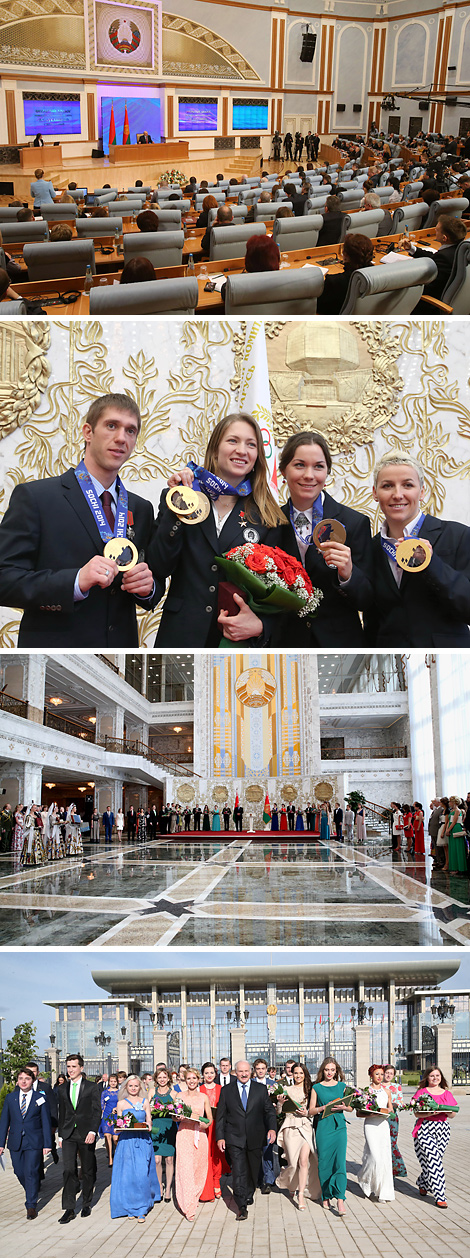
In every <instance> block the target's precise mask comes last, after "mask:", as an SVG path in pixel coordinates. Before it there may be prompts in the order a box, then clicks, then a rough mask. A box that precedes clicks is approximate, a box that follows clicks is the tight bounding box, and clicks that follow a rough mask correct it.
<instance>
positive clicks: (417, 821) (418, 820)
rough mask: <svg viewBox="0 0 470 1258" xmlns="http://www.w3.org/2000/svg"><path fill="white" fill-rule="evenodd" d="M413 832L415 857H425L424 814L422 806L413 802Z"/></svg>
mask: <svg viewBox="0 0 470 1258" xmlns="http://www.w3.org/2000/svg"><path fill="white" fill-rule="evenodd" d="M413 830H414V836H415V856H425V855H426V848H425V846H424V812H423V805H422V804H420V803H418V801H417V800H415V803H414V804H413Z"/></svg>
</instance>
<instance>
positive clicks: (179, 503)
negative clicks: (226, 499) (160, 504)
mask: <svg viewBox="0 0 470 1258" xmlns="http://www.w3.org/2000/svg"><path fill="white" fill-rule="evenodd" d="M166 504H167V507H169V508H170V511H174V513H175V515H177V516H178V518H179V519H180V520H181V523H182V524H200V523H201V521H202V520H206V519H207V516H208V515H209V511H210V509H211V504H210V502H209V499H208V498H207V497H206V495H205V494H202V493H200V491H199V490H197V489H190V488H189V486H188V485H174V486H173V488H172V489H169V490H168V493H167V496H166Z"/></svg>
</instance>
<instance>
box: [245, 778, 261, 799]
mask: <svg viewBox="0 0 470 1258" xmlns="http://www.w3.org/2000/svg"><path fill="white" fill-rule="evenodd" d="M263 798H264V791H263V788H262V786H256V783H254V782H253V783H252V784H251V786H247V788H246V790H245V799H247V800H248V803H249V804H260V803H261V800H262V799H263Z"/></svg>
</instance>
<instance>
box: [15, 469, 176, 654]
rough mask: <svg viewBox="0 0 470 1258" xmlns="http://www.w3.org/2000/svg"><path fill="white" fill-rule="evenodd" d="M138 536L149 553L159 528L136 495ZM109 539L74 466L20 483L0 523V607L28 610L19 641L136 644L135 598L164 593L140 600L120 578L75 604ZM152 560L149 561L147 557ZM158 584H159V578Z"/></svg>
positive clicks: (149, 603)
mask: <svg viewBox="0 0 470 1258" xmlns="http://www.w3.org/2000/svg"><path fill="white" fill-rule="evenodd" d="M128 498H129V512H132V515H133V518H134V524H133V528H134V537H133V541H134V543H135V545H136V546H137V550H138V551H139V552H143V553H144V555H145V557H146V558H147V552H148V547H149V545H150V542H151V540H152V536H153V533H154V530H155V520H154V514H153V507H152V504H151V503H150V502H147V501H146V499H145V498H138V497H137V495H136V494H133V493H129V495H128ZM102 551H103V542H102V540H101V537H100V535H99V532H98V529H97V527H96V524H95V521H94V519H93V516H92V513H91V511H90V508H89V506H88V504H87V502H86V501H85V498H84V496H83V493H82V491H81V489H80V486H79V484H78V481H77V479H76V476H75V473H74V471H73V469H72V468H70V469H69V470H68V471H67V472H64V475H63V476H54V477H53V478H52V479H50V480H42V481H34V482H28V483H27V484H24V485H18V486H17V487H16V488H15V489H14V490H13V493H12V495H11V499H10V505H9V507H8V510H7V511H6V512H5V515H4V518H3V521H2V523H1V525H0V604H1V605H4V606H6V607H22V608H24V615H23V618H22V621H21V626H20V633H19V638H18V645H19V646H34V647H43V648H44V649H46V650H47V649H48V648H50V647H55V646H66V647H72V648H78V647H95V648H99V649H101V648H102V647H113V648H115V649H117V648H120V647H134V646H137V645H138V635H137V620H136V603H139V604H140V605H141V606H142V607H145V608H146V609H150V608H151V607H154V606H155V605H156V603H157V602H158V600H159V598H161V596H162V593H163V586H161V587H159V588H156V590H155V595H154V597H153V599H150V600H145V601H143V600H139V599H135V598H134V597H133V596H132V595H130V594H125V593H124V592H123V591H122V589H121V577H120V576H117V577H116V578H115V580H114V581H113V584H112V586H110V588H109V589H107V590H102V589H101V588H100V587H99V586H94V587H93V589H91V590H90V592H89V594H88V598H85V599H83V601H82V602H78V603H74V600H73V590H74V583H75V577H76V575H77V572H78V570H79V568H82V567H83V566H84V564H86V563H88V560H89V559H92V558H93V556H94V555H99V554H102ZM147 561H148V560H147ZM155 584H156V587H158V582H157V581H156V583H155Z"/></svg>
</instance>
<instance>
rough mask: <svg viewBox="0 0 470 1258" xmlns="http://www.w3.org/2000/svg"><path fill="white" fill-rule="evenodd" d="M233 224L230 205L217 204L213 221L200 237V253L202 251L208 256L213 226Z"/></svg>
mask: <svg viewBox="0 0 470 1258" xmlns="http://www.w3.org/2000/svg"><path fill="white" fill-rule="evenodd" d="M234 226H235V221H234V217H233V210H232V207H231V205H219V208H218V210H217V214H216V217H215V219H214V222H213V223H211V225H210V227H209V225H208V226H207V227H206V230H205V232H204V235H203V236H202V237H201V243H200V245H199V248H200V250H201V253H204V254H205V255H206V257H208V256H209V253H210V248H211V231H212V228H213V227H234Z"/></svg>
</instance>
